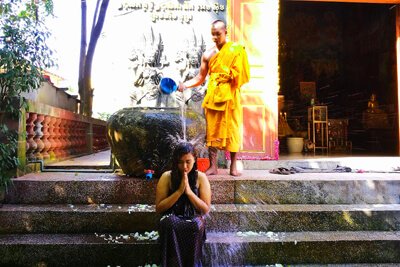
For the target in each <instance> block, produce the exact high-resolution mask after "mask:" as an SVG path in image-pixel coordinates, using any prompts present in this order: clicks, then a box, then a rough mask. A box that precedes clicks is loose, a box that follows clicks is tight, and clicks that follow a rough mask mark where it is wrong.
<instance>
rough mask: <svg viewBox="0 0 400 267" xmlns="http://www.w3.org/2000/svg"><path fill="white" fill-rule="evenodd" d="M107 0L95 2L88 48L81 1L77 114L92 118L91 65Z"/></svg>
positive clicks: (84, 9)
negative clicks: (78, 104) (78, 105)
mask: <svg viewBox="0 0 400 267" xmlns="http://www.w3.org/2000/svg"><path fill="white" fill-rule="evenodd" d="M100 3H101V5H100ZM108 3H109V0H97V4H96V10H95V12H94V16H93V24H92V30H91V34H90V41H89V46H88V45H87V36H86V31H87V30H86V17H87V15H86V13H87V12H86V11H87V6H86V0H81V10H82V17H81V19H82V24H81V52H80V60H79V80H78V86H79V95H80V98H81V104H80V107H79V109H80V110H79V113H81V114H82V115H86V116H89V117H91V116H92V106H93V90H94V89H93V88H92V63H93V56H94V52H95V49H96V45H97V41H98V40H99V37H100V34H101V31H102V29H103V25H104V20H105V17H106V13H107V8H108Z"/></svg>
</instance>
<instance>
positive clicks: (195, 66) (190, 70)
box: [176, 30, 207, 104]
mask: <svg viewBox="0 0 400 267" xmlns="http://www.w3.org/2000/svg"><path fill="white" fill-rule="evenodd" d="M187 43H188V45H187V48H186V49H185V50H181V51H178V53H177V60H176V62H179V64H178V66H179V69H180V72H181V79H180V83H183V82H185V81H188V80H190V79H192V78H193V77H195V76H196V75H197V73H198V72H199V69H200V65H201V57H202V55H203V52H204V51H205V50H206V46H205V43H204V40H203V36H201V40H200V41H199V42H198V41H197V38H196V34H195V32H194V30H193V35H192V37H191V38H190V40H188V42H187ZM182 58H183V59H184V60H183V61H186V63H183V62H182V61H181V60H182ZM183 67H185V69H183ZM206 85H207V80H206V81H204V83H202V84H201V85H200V86H197V87H194V88H191V89H192V90H191V94H190V95H189V96H186V95H185V98H186V100H185V102H186V103H185V104H189V101H190V100H191V101H193V102H198V101H200V100H202V99H203V98H204V95H205V92H206V89H207V86H206ZM177 100H178V101H182V100H183V99H182V98H181V97H179V96H178V97H177Z"/></svg>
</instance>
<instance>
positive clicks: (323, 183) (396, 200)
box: [6, 170, 400, 204]
mask: <svg viewBox="0 0 400 267" xmlns="http://www.w3.org/2000/svg"><path fill="white" fill-rule="evenodd" d="M209 180H210V183H211V190H212V203H215V204H400V175H399V174H397V173H297V174H292V175H279V174H271V173H269V172H268V171H267V170H253V171H246V170H245V171H243V176H242V177H239V178H233V177H232V176H230V175H228V174H226V171H225V170H220V174H218V175H213V176H210V177H209ZM157 181H158V180H156V179H152V180H150V181H146V180H144V179H139V178H126V177H121V176H119V175H117V174H112V173H78V172H76V173H71V172H68V173H63V172H60V173H46V172H44V173H35V174H28V175H25V176H23V177H20V178H16V179H14V187H11V188H10V190H9V194H8V195H7V196H6V203H10V204H50V203H53V204H91V203H110V204H119V203H121V204H153V203H154V198H155V189H156V186H157Z"/></svg>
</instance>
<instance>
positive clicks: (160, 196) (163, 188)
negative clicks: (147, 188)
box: [156, 172, 186, 214]
mask: <svg viewBox="0 0 400 267" xmlns="http://www.w3.org/2000/svg"><path fill="white" fill-rule="evenodd" d="M170 183H171V174H170V173H168V172H165V173H163V175H162V176H161V178H160V180H159V181H158V184H157V190H156V212H157V213H160V214H161V213H163V212H165V211H166V210H168V209H169V208H171V207H172V206H173V205H174V204H175V202H176V201H178V199H179V197H180V196H181V195H182V194H183V192H185V186H186V184H185V181H184V179H182V182H181V184H180V186H179V188H178V190H176V191H175V192H174V193H173V194H172V195H170V196H168V192H169V186H170Z"/></svg>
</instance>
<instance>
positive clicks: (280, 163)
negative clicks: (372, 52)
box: [46, 150, 400, 176]
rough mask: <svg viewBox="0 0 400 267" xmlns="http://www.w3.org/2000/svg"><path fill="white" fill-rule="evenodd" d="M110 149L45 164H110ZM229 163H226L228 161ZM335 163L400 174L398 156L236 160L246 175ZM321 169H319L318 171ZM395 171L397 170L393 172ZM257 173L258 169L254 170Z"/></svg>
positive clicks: (359, 169) (327, 167) (314, 168)
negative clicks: (281, 168)
mask: <svg viewBox="0 0 400 267" xmlns="http://www.w3.org/2000/svg"><path fill="white" fill-rule="evenodd" d="M110 154H111V151H110V150H106V151H102V152H98V153H93V154H90V155H86V156H82V157H77V158H73V159H69V160H66V161H61V162H56V163H50V164H46V167H48V168H51V167H58V168H60V167H61V166H65V167H66V168H68V167H69V166H77V167H79V166H93V167H94V168H96V167H100V166H103V167H104V166H109V165H110ZM228 165H229V162H228ZM337 166H346V167H350V168H351V169H352V172H363V173H366V172H382V173H398V174H400V157H373V156H351V155H344V156H337V155H335V156H332V155H315V156H314V155H313V154H301V153H296V154H292V155H282V156H281V157H280V158H279V160H271V161H256V160H246V161H240V162H239V170H241V171H242V172H243V173H244V174H245V175H246V176H247V175H248V173H249V171H250V172H251V170H263V171H264V172H263V175H265V171H266V170H271V169H274V168H278V167H285V168H288V169H290V168H291V167H302V168H307V169H308V171H309V172H313V171H314V172H320V171H321V172H323V171H324V170H325V171H326V170H328V171H329V170H331V169H334V168H335V167H337ZM319 170H320V171H319ZM396 170H397V171H396ZM219 172H220V174H227V173H228V170H219ZM256 173H257V172H256Z"/></svg>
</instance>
